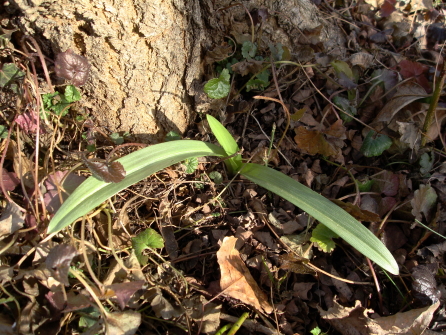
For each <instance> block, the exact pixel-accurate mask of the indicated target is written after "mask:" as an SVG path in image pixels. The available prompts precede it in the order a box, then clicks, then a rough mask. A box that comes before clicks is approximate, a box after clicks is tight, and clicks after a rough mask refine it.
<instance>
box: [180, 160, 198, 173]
mask: <svg viewBox="0 0 446 335" xmlns="http://www.w3.org/2000/svg"><path fill="white" fill-rule="evenodd" d="M183 164H184V165H185V166H186V173H187V174H191V173H194V172H195V170H196V169H197V168H198V158H196V157H194V158H189V159H186V160H185V161H184V162H183Z"/></svg>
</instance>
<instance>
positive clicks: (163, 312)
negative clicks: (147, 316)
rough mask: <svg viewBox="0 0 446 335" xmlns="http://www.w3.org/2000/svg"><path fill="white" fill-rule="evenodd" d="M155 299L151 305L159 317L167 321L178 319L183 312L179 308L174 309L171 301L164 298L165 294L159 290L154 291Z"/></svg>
mask: <svg viewBox="0 0 446 335" xmlns="http://www.w3.org/2000/svg"><path fill="white" fill-rule="evenodd" d="M153 295H154V296H153V299H152V302H151V303H150V305H151V306H152V308H153V311H154V312H155V314H156V316H157V317H159V318H160V317H161V318H163V319H165V320H168V319H172V318H177V317H179V316H180V315H181V314H183V311H182V310H181V308H179V307H174V306H173V305H172V304H171V303H170V302H169V300H167V299H166V298H164V297H163V294H162V293H161V291H160V290H159V289H153Z"/></svg>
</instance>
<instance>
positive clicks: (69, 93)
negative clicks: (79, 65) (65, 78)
mask: <svg viewBox="0 0 446 335" xmlns="http://www.w3.org/2000/svg"><path fill="white" fill-rule="evenodd" d="M80 99H81V94H80V92H79V91H78V90H77V88H76V87H75V86H73V85H68V86H67V87H66V88H65V92H64V94H61V93H59V92H57V91H56V92H54V93H47V94H42V101H43V106H44V108H45V110H46V111H51V112H54V113H55V114H56V115H62V116H65V115H67V114H68V109H69V107H70V104H72V103H73V102H76V101H79V100H80Z"/></svg>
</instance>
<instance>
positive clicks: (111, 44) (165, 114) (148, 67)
mask: <svg viewBox="0 0 446 335" xmlns="http://www.w3.org/2000/svg"><path fill="white" fill-rule="evenodd" d="M231 3H232V2H231V1H230V0H220V1H219V0H150V1H148V0H102V1H91V0H57V1H42V0H14V1H12V2H11V6H13V5H15V6H16V7H17V8H18V9H19V10H20V12H21V13H22V16H21V17H20V23H21V25H22V29H24V30H25V32H26V33H27V34H29V35H32V36H34V37H35V38H36V39H37V40H38V41H39V43H40V45H41V46H42V48H43V52H44V53H45V54H47V55H53V56H55V55H57V54H58V53H59V52H61V51H65V50H67V49H69V48H70V49H72V50H73V51H74V52H75V53H78V54H81V55H83V56H85V57H86V58H87V59H88V60H89V62H90V63H91V65H92V67H91V73H90V78H89V80H88V82H87V83H86V84H85V85H84V87H83V91H84V102H83V105H84V106H86V107H87V108H88V110H89V112H90V114H91V115H92V116H94V117H95V119H96V120H97V122H98V124H99V125H100V126H105V127H108V129H110V130H111V131H129V132H131V133H132V134H134V135H136V136H138V137H139V139H140V140H145V141H148V142H151V143H156V142H159V141H162V140H163V139H164V137H165V135H166V134H167V133H168V132H169V131H172V130H173V131H176V132H178V133H183V132H184V131H185V130H186V128H187V126H188V125H189V124H190V122H191V121H192V120H193V118H194V111H196V110H197V108H203V105H202V106H201V107H200V106H198V105H196V103H195V101H196V100H195V99H194V96H196V95H197V94H200V93H202V85H201V82H202V81H204V80H205V79H204V78H203V64H204V62H203V59H204V55H205V53H206V51H207V50H210V49H212V47H213V46H215V45H218V44H219V43H221V41H222V40H223V38H224V36H225V32H224V31H222V29H229V28H230V27H228V26H227V25H228V24H231V22H236V21H237V20H239V21H244V24H246V27H247V30H248V31H246V33H249V32H250V26H249V24H250V23H249V18H247V16H246V13H245V11H244V9H243V7H241V6H236V7H231V8H225V7H227V6H229V5H230V4H231ZM244 3H245V6H246V7H247V8H248V9H249V10H251V9H254V8H261V7H263V8H268V10H269V12H270V13H278V14H277V15H272V16H270V18H269V19H268V20H267V22H266V23H265V25H264V36H267V37H268V38H269V39H270V40H271V41H272V42H273V43H277V42H280V43H282V44H283V45H286V46H287V47H288V48H290V49H291V52H295V51H296V50H294V49H295V48H297V47H298V45H297V43H296V41H297V40H298V39H299V35H300V34H301V33H300V32H301V31H303V30H305V29H311V28H314V27H317V26H319V25H320V24H322V25H323V27H324V28H323V33H322V34H321V41H322V42H323V43H325V45H326V49H332V48H333V47H338V46H339V45H341V44H342V41H339V36H340V34H338V33H337V32H336V31H334V30H333V26H331V25H329V24H327V22H326V21H323V22H322V20H321V19H320V16H319V15H318V10H317V8H316V7H315V6H314V5H313V4H312V3H311V2H310V1H309V0H281V1H269V0H251V1H248V2H244ZM219 9H221V10H219ZM228 15H230V17H231V20H232V19H233V20H235V21H230V20H229V21H228ZM225 20H226V21H225ZM333 36H334V38H333ZM201 101H203V99H201Z"/></svg>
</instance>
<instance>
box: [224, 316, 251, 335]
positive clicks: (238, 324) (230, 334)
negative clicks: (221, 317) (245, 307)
mask: <svg viewBox="0 0 446 335" xmlns="http://www.w3.org/2000/svg"><path fill="white" fill-rule="evenodd" d="M248 316H249V313H248V312H245V313H243V314H242V316H241V317H240V319H238V320H237V322H236V323H234V325H233V326H232V328H231V329H230V330H229V332H228V335H234V334H235V333H236V332H237V331H238V330H239V328H240V327H241V326H242V324H243V322H245V320H246V319H247V318H248Z"/></svg>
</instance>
